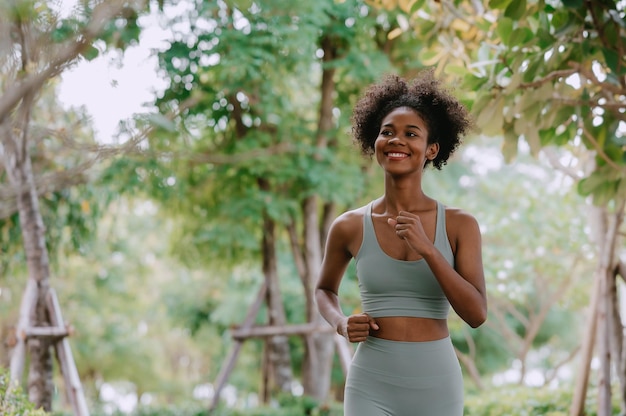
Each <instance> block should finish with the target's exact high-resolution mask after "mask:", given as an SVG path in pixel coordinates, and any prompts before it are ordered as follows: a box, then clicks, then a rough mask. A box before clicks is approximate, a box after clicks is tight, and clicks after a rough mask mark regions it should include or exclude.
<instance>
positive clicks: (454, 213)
mask: <svg viewBox="0 0 626 416" xmlns="http://www.w3.org/2000/svg"><path fill="white" fill-rule="evenodd" d="M446 225H447V228H448V229H449V230H451V229H464V228H467V227H472V228H474V227H478V221H477V220H476V218H475V217H474V216H473V215H472V214H470V213H469V212H467V211H465V210H463V209H461V208H455V207H446Z"/></svg>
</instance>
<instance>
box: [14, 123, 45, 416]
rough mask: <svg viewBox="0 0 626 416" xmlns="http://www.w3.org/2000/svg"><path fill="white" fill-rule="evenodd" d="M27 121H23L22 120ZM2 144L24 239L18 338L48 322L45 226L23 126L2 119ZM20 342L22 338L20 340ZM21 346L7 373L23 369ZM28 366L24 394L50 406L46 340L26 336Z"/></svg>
mask: <svg viewBox="0 0 626 416" xmlns="http://www.w3.org/2000/svg"><path fill="white" fill-rule="evenodd" d="M23 125H24V126H26V125H27V123H26V122H24V123H23ZM2 126H3V129H2V133H3V135H2V144H3V156H4V162H5V163H4V164H5V169H6V172H7V175H8V177H9V180H10V182H11V184H12V186H13V187H14V189H15V191H16V192H15V193H16V196H17V207H18V212H19V218H20V227H21V229H22V238H23V241H24V251H25V254H26V262H27V266H28V273H29V277H28V279H29V281H28V282H27V285H26V289H25V291H24V295H23V298H22V305H21V308H20V315H21V316H20V322H18V338H19V337H20V331H21V330H22V329H24V327H25V326H48V325H49V321H50V320H49V317H48V315H47V312H46V301H45V299H46V296H47V294H48V288H49V285H50V267H49V261H48V250H47V247H46V239H45V226H44V224H43V219H42V217H41V212H40V211H39V200H38V197H37V190H36V187H35V180H34V174H33V171H32V165H31V161H30V155H29V151H28V144H27V140H26V135H27V132H26V130H25V128H24V129H23V131H22V132H21V136H22V137H21V138H18V137H16V136H15V134H14V133H13V132H12V131H11V130H10V127H9V125H8V122H5V123H3V125H2ZM20 342H23V340H22V341H20ZM23 349H24V346H23V344H20V343H18V345H17V346H16V351H15V352H14V354H13V355H12V358H11V361H12V362H11V370H12V371H11V372H12V374H11V376H12V378H13V379H14V380H16V381H19V380H20V379H21V373H22V369H23V361H24V359H25V357H24V351H23ZM28 349H29V352H30V369H29V377H28V395H29V399H30V401H31V402H33V403H34V404H35V406H36V407H38V408H39V407H40V408H43V409H44V410H46V411H49V410H51V408H52V393H53V385H52V354H51V351H50V345H49V343H47V342H45V341H42V340H39V339H30V340H29V342H28Z"/></svg>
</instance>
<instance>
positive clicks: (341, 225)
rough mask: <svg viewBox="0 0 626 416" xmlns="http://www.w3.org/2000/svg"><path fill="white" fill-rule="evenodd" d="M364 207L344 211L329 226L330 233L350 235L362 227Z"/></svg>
mask: <svg viewBox="0 0 626 416" xmlns="http://www.w3.org/2000/svg"><path fill="white" fill-rule="evenodd" d="M365 208H366V207H365V206H363V207H360V208H356V209H352V210H350V211H346V212H344V213H342V214H341V215H339V216H338V217H337V218H335V220H334V221H333V223H332V225H331V233H334V234H341V235H350V234H352V233H354V232H355V231H357V230H361V229H362V227H363V216H364V215H365Z"/></svg>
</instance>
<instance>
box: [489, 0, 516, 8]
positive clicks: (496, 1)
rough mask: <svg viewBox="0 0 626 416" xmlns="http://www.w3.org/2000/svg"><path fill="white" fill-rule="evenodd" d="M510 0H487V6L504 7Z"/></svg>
mask: <svg viewBox="0 0 626 416" xmlns="http://www.w3.org/2000/svg"><path fill="white" fill-rule="evenodd" d="M510 3H511V0H489V8H490V9H505V8H506V7H507V6H508V5H509V4H510Z"/></svg>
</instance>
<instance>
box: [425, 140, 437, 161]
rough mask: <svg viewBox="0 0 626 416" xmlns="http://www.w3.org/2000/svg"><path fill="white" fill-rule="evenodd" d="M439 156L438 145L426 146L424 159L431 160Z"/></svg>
mask: <svg viewBox="0 0 626 416" xmlns="http://www.w3.org/2000/svg"><path fill="white" fill-rule="evenodd" d="M438 154H439V143H431V144H429V145H428V148H427V149H426V158H427V159H428V160H433V159H434V158H436V157H437V155H438Z"/></svg>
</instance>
